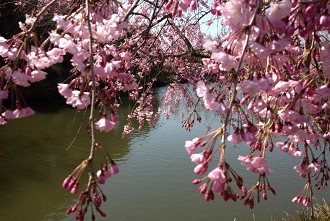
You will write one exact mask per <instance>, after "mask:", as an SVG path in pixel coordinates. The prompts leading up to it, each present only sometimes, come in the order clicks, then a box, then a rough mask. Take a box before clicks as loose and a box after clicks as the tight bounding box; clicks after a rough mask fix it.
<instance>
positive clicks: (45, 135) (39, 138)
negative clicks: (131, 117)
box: [0, 89, 330, 221]
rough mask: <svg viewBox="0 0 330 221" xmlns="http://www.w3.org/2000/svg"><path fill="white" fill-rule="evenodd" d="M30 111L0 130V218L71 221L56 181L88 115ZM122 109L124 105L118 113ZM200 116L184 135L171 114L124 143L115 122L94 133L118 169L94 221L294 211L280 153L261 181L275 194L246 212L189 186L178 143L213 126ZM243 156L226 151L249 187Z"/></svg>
mask: <svg viewBox="0 0 330 221" xmlns="http://www.w3.org/2000/svg"><path fill="white" fill-rule="evenodd" d="M161 91H162V89H160V92H161ZM35 108H37V109H38V110H39V112H38V114H37V115H35V116H33V117H30V118H25V119H20V120H13V121H10V122H9V124H7V125H5V126H3V127H0V150H1V151H2V152H3V154H4V157H3V159H2V160H1V161H0V220H1V221H41V220H42V221H46V220H47V221H50V220H63V221H64V220H65V221H67V220H75V218H74V216H66V215H65V210H66V209H67V208H68V207H69V206H70V205H71V204H72V203H74V202H75V196H72V195H71V194H69V193H68V192H67V191H66V190H64V189H63V188H62V187H61V183H62V181H63V179H64V178H65V177H66V176H67V175H68V174H69V173H70V172H71V171H72V170H73V169H74V168H75V167H76V166H77V165H78V164H79V163H80V162H81V161H82V160H83V159H85V158H86V157H87V156H88V153H89V138H88V136H86V133H85V131H84V130H85V128H84V127H82V128H80V126H81V122H84V121H86V119H87V118H88V116H87V115H84V112H80V113H77V112H76V111H75V110H73V109H70V108H67V107H65V106H64V105H62V104H58V103H55V102H53V101H50V102H48V103H47V104H44V105H40V104H38V105H36V107H35ZM128 111H129V107H128V106H127V105H126V106H125V105H124V107H123V108H122V109H121V116H124V115H125V114H127V113H128ZM205 117H206V120H205V121H203V123H202V124H201V125H199V126H197V125H196V127H195V128H193V130H192V131H191V133H188V132H185V131H184V130H183V129H182V128H181V125H180V122H181V119H180V117H179V116H174V117H172V118H171V119H170V120H168V121H165V120H164V119H163V118H162V117H161V118H160V119H159V122H158V123H157V125H156V127H155V128H152V129H145V130H142V131H140V132H136V133H133V134H132V135H131V136H128V137H125V138H121V128H122V127H123V124H122V122H123V121H122V119H120V124H119V125H118V127H117V128H116V130H114V131H112V132H111V133H107V134H97V141H98V142H99V143H101V144H102V146H103V147H104V148H105V149H106V150H107V151H108V152H109V154H110V155H111V156H113V157H114V158H115V159H116V160H117V162H118V164H119V165H120V173H119V174H118V175H116V176H113V177H111V178H110V179H109V180H108V181H107V183H106V185H103V190H104V192H105V193H106V194H107V196H108V202H106V203H105V204H104V205H103V206H102V208H103V210H104V211H105V212H106V213H107V218H106V219H100V220H113V221H132V220H136V221H155V220H157V221H183V220H190V221H197V220H206V219H207V220H208V221H213V220H214V221H215V220H217V221H227V220H234V219H235V218H236V220H253V216H254V217H255V220H281V219H280V218H281V217H284V216H285V213H286V212H288V213H294V212H295V211H296V210H298V209H300V207H298V206H295V205H293V204H292V203H291V199H292V198H293V197H294V196H295V195H297V194H298V193H299V192H300V191H301V189H302V187H303V185H304V184H303V182H302V181H303V180H302V179H301V178H300V177H299V176H298V174H296V173H295V172H294V171H293V166H294V165H295V164H294V163H295V162H298V161H295V160H293V159H292V158H291V157H288V156H286V155H283V154H282V153H280V152H276V153H274V155H273V157H272V160H271V162H270V163H271V167H272V169H273V170H274V173H273V176H270V177H269V178H270V181H271V182H272V184H273V186H274V188H275V189H276V190H277V196H272V195H271V194H270V195H269V200H268V201H266V202H262V203H261V204H259V205H258V204H256V208H255V209H254V210H251V209H249V208H247V207H246V206H243V203H242V202H236V203H233V202H229V203H224V202H223V200H222V199H220V197H216V200H215V201H213V202H208V203H206V202H204V200H203V198H202V197H201V196H200V194H199V193H198V188H197V186H193V185H191V180H192V179H194V178H196V176H195V175H194V174H193V167H194V165H193V164H192V163H191V162H190V160H189V156H188V155H187V154H186V152H185V150H184V147H183V146H184V142H185V140H188V139H192V138H194V137H196V136H198V135H200V134H202V133H203V131H204V130H205V126H207V125H208V123H209V122H216V121H215V118H214V117H213V116H205ZM79 128H80V132H79V133H78V131H79ZM73 140H74V142H73V144H72V145H71V147H70V148H69V149H68V150H66V149H67V148H68V146H69V145H70V144H71V143H72V141H73ZM247 151H248V149H247V148H246V147H232V148H230V150H229V151H228V159H229V160H230V162H232V161H233V162H234V163H233V164H232V166H233V167H234V168H235V169H237V171H239V172H240V173H242V174H243V177H244V180H245V182H246V183H247V184H253V183H254V182H255V181H256V179H257V176H256V175H254V174H251V173H250V172H246V170H245V169H244V168H242V166H241V165H240V164H239V162H237V160H236V159H237V156H238V154H239V153H240V154H243V153H247ZM319 197H324V198H325V199H328V200H329V199H330V193H329V191H323V192H322V193H321V194H319ZM319 199H320V198H319ZM88 218H89V217H87V218H86V220H89V219H88Z"/></svg>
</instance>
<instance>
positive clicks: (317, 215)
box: [282, 201, 330, 221]
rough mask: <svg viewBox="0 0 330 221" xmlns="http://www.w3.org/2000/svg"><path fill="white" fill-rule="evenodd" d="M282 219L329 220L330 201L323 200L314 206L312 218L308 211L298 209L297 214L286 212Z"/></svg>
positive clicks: (297, 220)
mask: <svg viewBox="0 0 330 221" xmlns="http://www.w3.org/2000/svg"><path fill="white" fill-rule="evenodd" d="M282 220H283V221H330V202H325V201H324V202H323V203H320V204H316V205H315V206H314V219H312V218H311V217H310V211H300V212H298V213H297V214H295V215H294V214H288V217H285V218H283V219H282Z"/></svg>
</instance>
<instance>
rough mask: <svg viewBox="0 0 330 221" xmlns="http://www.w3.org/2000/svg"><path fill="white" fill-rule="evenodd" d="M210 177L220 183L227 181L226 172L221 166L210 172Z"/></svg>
mask: <svg viewBox="0 0 330 221" xmlns="http://www.w3.org/2000/svg"><path fill="white" fill-rule="evenodd" d="M208 177H209V178H210V179H211V180H213V181H216V182H219V183H225V182H226V181H227V177H226V174H225V172H224V171H223V170H222V169H220V168H219V167H216V168H215V169H213V170H212V171H211V172H210V173H209V174H208Z"/></svg>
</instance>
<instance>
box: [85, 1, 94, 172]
mask: <svg viewBox="0 0 330 221" xmlns="http://www.w3.org/2000/svg"><path fill="white" fill-rule="evenodd" d="M86 14H87V15H86V17H87V24H88V34H89V67H90V70H89V71H90V77H91V81H92V93H91V111H90V114H89V124H90V132H91V149H90V154H89V158H88V160H89V163H90V165H91V164H92V161H93V156H94V150H95V131H94V109H95V104H94V103H95V91H96V85H95V73H94V65H93V64H94V58H93V34H92V25H91V20H90V16H89V15H90V5H89V0H86Z"/></svg>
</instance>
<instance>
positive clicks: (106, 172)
mask: <svg viewBox="0 0 330 221" xmlns="http://www.w3.org/2000/svg"><path fill="white" fill-rule="evenodd" d="M117 173H119V167H118V165H117V164H116V163H115V162H114V161H112V162H111V166H110V168H109V167H108V165H104V166H103V167H102V169H101V170H98V171H97V173H96V176H97V178H98V182H99V184H105V181H106V180H107V179H108V178H109V177H111V176H112V175H116V174H117Z"/></svg>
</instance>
